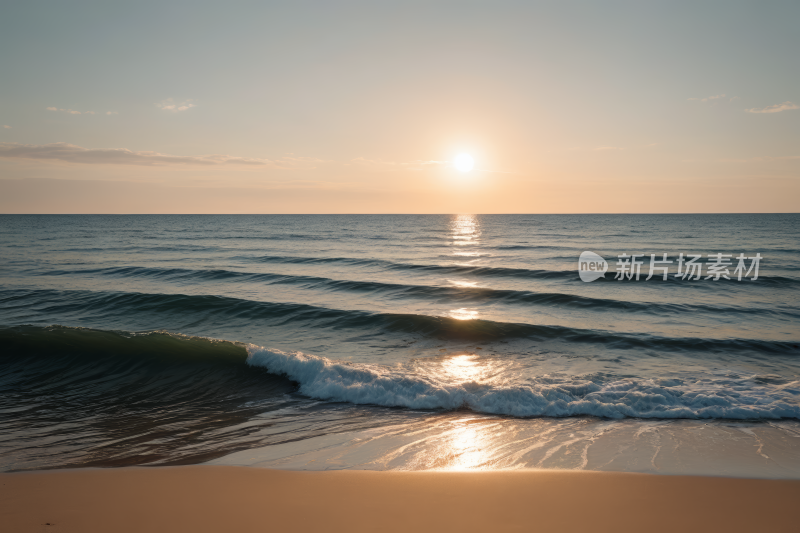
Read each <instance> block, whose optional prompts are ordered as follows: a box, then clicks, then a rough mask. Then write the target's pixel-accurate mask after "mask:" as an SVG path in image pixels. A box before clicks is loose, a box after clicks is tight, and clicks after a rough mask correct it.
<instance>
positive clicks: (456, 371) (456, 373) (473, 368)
mask: <svg viewBox="0 0 800 533" xmlns="http://www.w3.org/2000/svg"><path fill="white" fill-rule="evenodd" d="M442 368H443V369H444V371H445V372H446V373H447V374H448V375H449V376H451V377H454V378H456V379H457V380H458V381H462V382H463V381H477V380H478V378H480V375H481V373H482V368H481V364H480V360H479V358H478V356H477V355H470V354H462V355H456V356H454V357H448V358H447V359H445V361H444V362H443V363H442Z"/></svg>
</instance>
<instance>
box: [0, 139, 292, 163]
mask: <svg viewBox="0 0 800 533" xmlns="http://www.w3.org/2000/svg"><path fill="white" fill-rule="evenodd" d="M0 157H3V158H19V159H37V160H45V161H61V162H66V163H80V164H102V165H144V166H158V165H203V166H215V165H243V166H252V167H265V168H293V167H294V165H292V163H293V161H283V160H278V161H271V160H269V159H256V158H246V157H233V156H229V155H218V154H216V155H203V156H180V155H168V154H160V153H158V152H135V151H132V150H127V149H125V148H100V149H89V148H82V147H80V146H76V145H74V144H69V143H53V144H43V145H33V144H18V143H0Z"/></svg>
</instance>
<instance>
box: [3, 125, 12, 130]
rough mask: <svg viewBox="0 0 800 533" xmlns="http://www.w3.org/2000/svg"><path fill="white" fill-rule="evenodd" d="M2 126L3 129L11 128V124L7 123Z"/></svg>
mask: <svg viewBox="0 0 800 533" xmlns="http://www.w3.org/2000/svg"><path fill="white" fill-rule="evenodd" d="M3 128H5V129H7V130H10V129H11V126H9V125H8V124H3Z"/></svg>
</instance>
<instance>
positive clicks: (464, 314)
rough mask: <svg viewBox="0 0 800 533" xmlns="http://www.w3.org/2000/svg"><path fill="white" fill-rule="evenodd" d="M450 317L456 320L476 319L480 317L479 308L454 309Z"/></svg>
mask: <svg viewBox="0 0 800 533" xmlns="http://www.w3.org/2000/svg"><path fill="white" fill-rule="evenodd" d="M450 317H451V318H455V319H456V320H475V319H476V318H478V310H477V309H475V308H474V307H462V308H461V309H452V310H451V311H450Z"/></svg>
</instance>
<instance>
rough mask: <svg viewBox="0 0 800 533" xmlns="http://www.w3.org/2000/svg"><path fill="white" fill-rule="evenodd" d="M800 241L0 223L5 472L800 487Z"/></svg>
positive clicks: (265, 225)
mask: <svg viewBox="0 0 800 533" xmlns="http://www.w3.org/2000/svg"><path fill="white" fill-rule="evenodd" d="M799 242H800V215H792V214H787V215H780V214H776V215H711V214H709V215H429V216H417V215H353V216H345V215H341V216H324V215H314V216H311V215H297V216H267V215H264V216H260V215H253V216H206V215H198V216H101V215H92V216H83V215H75V216H33V215H31V216H17V215H13V216H10V215H6V216H0V348H1V349H2V355H1V356H0V469H2V470H23V469H33V468H55V467H75V466H122V465H144V464H147V465H168V464H195V463H205V462H211V463H215V464H246V465H260V466H269V467H277V468H295V469H330V468H368V469H488V468H531V467H534V468H581V469H599V470H622V471H641V472H663V473H686V474H692V473H697V474H726V475H746V476H755V477H798V476H800V252H798V249H797V248H798V246H797V245H798V243H799ZM587 251H589V252H592V253H593V254H597V255H598V256H599V257H601V258H602V259H604V260H605V261H606V262H607V265H608V270H607V272H606V273H605V275H604V276H601V277H599V278H598V279H596V280H594V281H592V282H584V281H582V280H581V276H579V272H578V268H579V264H578V259H579V257H580V255H581V254H582V253H584V252H587ZM664 254H667V257H666V259H667V260H668V261H672V262H671V263H663V264H657V263H653V265H654V266H657V265H660V266H663V265H666V267H667V270H666V274H667V276H666V277H667V279H664V271H663V270H654V271H653V275H652V276H649V274H650V267H651V261H653V262H654V261H656V260H663V259H664ZM718 254H723V256H721V258H720V257H717V256H718ZM620 256H622V257H620ZM626 256H627V258H626ZM630 256H637V257H636V258H635V259H636V261H638V262H641V265H640V266H639V276H638V279H637V276H636V275H635V272H634V273H633V274H631V272H630V268H629V266H630V263H629V261H630V259H629V258H630ZM692 256H700V257H699V258H698V259H696V260H695V263H696V264H698V266H699V268H700V269H701V272H700V274H701V275H700V276H699V277H698V276H696V275H695V274H696V273H697V272H696V271H695V272H693V273H692V276H691V277H689V276H685V275H682V274H685V270H686V268H685V262H686V261H688V260H689V259H690V258H691V257H692ZM715 257H717V259H715ZM737 257H741V258H742V261H743V262H744V265H745V267H746V269H749V272H747V271H742V270H740V271H737V270H736V267H737V265H738V263H739V261H738V259H737ZM755 257H758V261H757V263H758V264H757V265H753V262H754V258H755ZM679 258H680V259H681V261H680V262H679V261H678V260H679ZM720 261H729V262H730V264H729V265H727V266H726V267H725V268H724V269H723V268H721V267H716V268H714V267H713V265H714V264H715V263H716V264H719V262H720ZM625 265H627V266H625ZM755 266H757V268H758V272H757V273H756V270H755V268H754V267H755ZM679 269H680V270H679ZM618 270H622V271H624V274H622V275H618ZM715 270H717V271H720V270H723V272H722V274H721V275H720V276H716V275H714V274H713V272H714V271H715ZM648 276H649V278H650V279H646V278H648ZM709 276H710V277H709ZM725 276H727V278H728V279H726V277H725ZM715 278H716V279H715Z"/></svg>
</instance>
